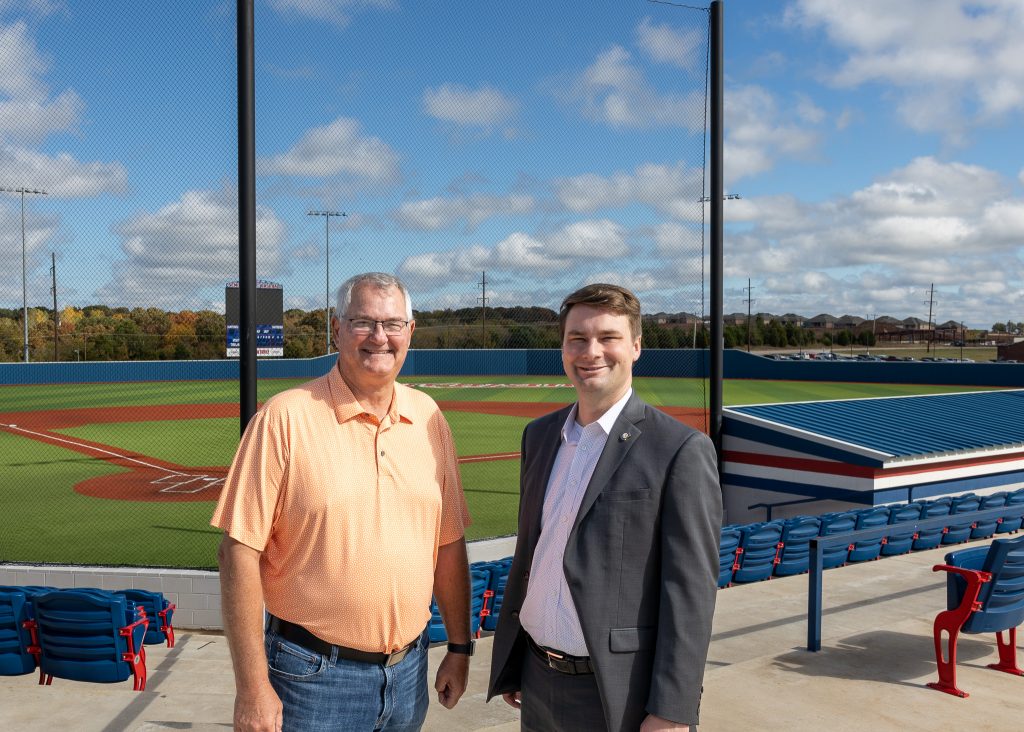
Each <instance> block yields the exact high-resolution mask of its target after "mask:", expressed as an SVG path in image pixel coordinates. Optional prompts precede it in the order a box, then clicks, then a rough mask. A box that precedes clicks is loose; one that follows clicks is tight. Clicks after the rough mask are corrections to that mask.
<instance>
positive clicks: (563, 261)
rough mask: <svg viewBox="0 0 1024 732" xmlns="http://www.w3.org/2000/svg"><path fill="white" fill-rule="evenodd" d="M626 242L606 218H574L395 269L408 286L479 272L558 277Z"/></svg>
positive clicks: (616, 251)
mask: <svg viewBox="0 0 1024 732" xmlns="http://www.w3.org/2000/svg"><path fill="white" fill-rule="evenodd" d="M628 251H629V246H628V244H627V242H626V231H625V229H623V228H622V226H621V225H619V224H617V223H615V222H612V221H608V220H606V219H599V220H587V221H577V222H575V223H572V224H568V225H567V226H564V227H562V228H561V229H559V230H558V231H555V232H551V233H549V234H546V235H542V236H539V237H537V236H531V235H529V234H525V233H523V232H518V231H517V232H514V233H512V234H510V235H508V236H506V237H505V238H504V239H502V240H501V241H500V242H498V243H497V244H495V245H494V246H493V247H485V246H481V245H479V244H474V245H471V246H468V247H464V248H460V249H449V250H447V251H439V252H426V253H423V254H416V255H413V256H411V257H407V258H406V259H405V260H404V261H403V262H402V263H401V264H400V265H399V268H398V271H399V274H400V275H401V276H402V277H403V278H405V279H406V280H407V281H408V282H409V286H410V287H414V286H415V287H420V288H422V287H427V286H432V285H438V284H443V283H448V282H451V281H452V280H453V279H459V278H466V277H470V276H473V275H474V274H477V275H478V274H479V273H480V272H481V271H483V270H487V271H488V272H492V273H497V274H499V275H500V274H519V275H530V276H537V277H545V276H548V277H562V276H564V275H565V274H566V273H567V272H568V271H570V270H572V269H574V268H575V267H576V266H577V265H578V264H579V263H580V262H592V261H595V260H607V259H616V258H618V257H622V256H624V255H626V254H627V253H628Z"/></svg>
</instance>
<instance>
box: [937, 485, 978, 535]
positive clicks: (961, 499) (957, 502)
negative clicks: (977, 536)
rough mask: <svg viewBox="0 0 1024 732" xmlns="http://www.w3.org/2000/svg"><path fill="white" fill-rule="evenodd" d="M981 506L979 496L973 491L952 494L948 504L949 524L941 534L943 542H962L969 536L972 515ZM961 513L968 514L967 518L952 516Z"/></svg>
mask: <svg viewBox="0 0 1024 732" xmlns="http://www.w3.org/2000/svg"><path fill="white" fill-rule="evenodd" d="M980 506H981V497H980V496H977V495H975V494H974V493H965V494H964V495H962V496H953V500H952V501H951V502H950V504H949V515H950V517H951V518H950V519H949V524H947V525H946V531H945V533H944V534H943V535H942V543H943V544H962V543H963V542H965V541H967V540H968V539H970V538H971V531H973V530H974V516H973V514H974V513H976V512H977V511H978V508H979V507H980ZM961 514H969V515H968V516H967V518H956V519H954V518H952V517H953V516H959V515H961Z"/></svg>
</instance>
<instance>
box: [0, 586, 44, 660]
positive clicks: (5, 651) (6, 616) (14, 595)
mask: <svg viewBox="0 0 1024 732" xmlns="http://www.w3.org/2000/svg"><path fill="white" fill-rule="evenodd" d="M27 604H28V598H27V597H26V596H25V591H24V590H23V588H21V587H0V676H19V675H21V674H29V673H32V672H33V671H35V668H36V659H35V656H34V655H33V654H31V653H29V650H28V649H29V648H30V647H32V646H33V641H32V636H31V635H30V633H29V629H28V627H26V625H25V624H26V621H28V619H29V618H28V607H27Z"/></svg>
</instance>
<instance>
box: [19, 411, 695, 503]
mask: <svg viewBox="0 0 1024 732" xmlns="http://www.w3.org/2000/svg"><path fill="white" fill-rule="evenodd" d="M438 405H439V406H440V407H441V409H442V410H444V411H447V412H452V411H458V412H476V413H478V414H496V415H503V416H510V417H529V418H535V417H539V416H541V415H544V414H547V413H549V412H553V411H555V410H556V409H560V408H562V407H564V406H565V404H564V403H552V402H471V401H438ZM660 409H661V410H662V411H663V412H665V413H666V414H669V415H671V416H673V417H675V418H676V419H678V420H679V421H681V422H683V423H685V424H688V425H690V426H691V427H693V428H695V429H698V430H704V429H705V418H704V411H703V410H701V409H693V408H689V407H660ZM238 414H239V407H238V404H237V403H235V402H231V403H222V404H173V405H155V406H138V407H91V408H85V409H55V410H49V411H38V412H6V413H3V414H0V425H2V426H3V427H2V428H3V429H5V430H6V431H8V432H11V433H13V434H19V435H22V436H25V437H30V438H32V439H35V440H39V441H40V442H45V443H47V444H51V445H56V446H59V447H63V448H65V449H70V450H74V451H75V452H78V453H81V454H83V455H87V456H89V457H91V458H94V459H98V460H103V461H106V462H109V463H111V464H113V465H117V466H120V467H122V468H125V469H126V470H125V471H124V472H120V473H114V474H112V475H101V476H97V477H95V478H90V479H89V480H85V481H82V482H81V483H79V484H77V485H76V486H75V491H76V492H77V493H81V494H82V495H86V496H92V497H94V498H107V499H114V500H122V501H154V502H178V501H215V500H216V499H217V496H218V495H219V494H220V487H221V485H222V484H223V482H224V477H225V475H226V474H227V466H213V467H203V468H196V467H186V466H183V465H177V464H174V463H170V462H167V461H164V460H159V459H157V458H153V457H149V456H147V455H137V454H131V453H129V452H127V451H125V450H122V449H119V448H117V447H111V446H110V445H103V444H100V443H96V442H90V441H88V440H83V439H81V438H77V437H75V438H70V437H67V436H65V435H61V434H58V433H56V432H55V430H60V429H66V428H69V427H77V426H80V425H85V424H97V423H117V422H153V421H160V420H181V419H209V418H218V417H238ZM517 459H519V453H518V452H506V453H493V454H487V455H464V456H462V457H460V458H459V462H460V463H471V462H484V461H490V460H517Z"/></svg>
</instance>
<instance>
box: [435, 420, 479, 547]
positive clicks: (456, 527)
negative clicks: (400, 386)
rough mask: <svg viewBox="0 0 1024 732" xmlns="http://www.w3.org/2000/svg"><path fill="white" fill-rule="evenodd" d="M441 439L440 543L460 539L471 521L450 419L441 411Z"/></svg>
mask: <svg viewBox="0 0 1024 732" xmlns="http://www.w3.org/2000/svg"><path fill="white" fill-rule="evenodd" d="M437 416H438V417H440V419H439V420H438V427H439V431H440V435H439V440H440V442H441V446H442V448H443V449H442V455H443V456H444V471H443V475H444V483H443V484H442V485H441V534H440V538H439V541H438V543H439V544H440V545H442V546H443V545H444V544H451V543H452V542H453V541H458V540H459V539H461V538H462V537H463V535H464V534H465V533H466V527H467V526H469V524H470V523H471V521H470V518H469V509H468V508H467V507H466V496H465V494H464V493H463V492H462V476H461V475H459V461H458V458H457V457H456V454H455V440H454V439H453V438H452V429H451V427H450V426H449V425H448V420H446V419H445V418H444V415H442V414H441V412H440V411H438V412H437Z"/></svg>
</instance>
